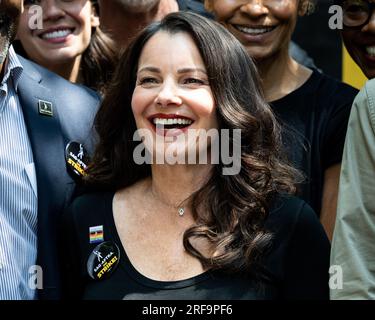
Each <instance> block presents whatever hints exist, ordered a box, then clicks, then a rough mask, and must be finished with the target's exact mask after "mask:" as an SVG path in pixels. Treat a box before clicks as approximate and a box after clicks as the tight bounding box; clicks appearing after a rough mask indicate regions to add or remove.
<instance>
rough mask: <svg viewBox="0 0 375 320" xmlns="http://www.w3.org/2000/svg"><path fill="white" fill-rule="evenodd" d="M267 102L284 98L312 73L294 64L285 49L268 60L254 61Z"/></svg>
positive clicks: (296, 63)
mask: <svg viewBox="0 0 375 320" xmlns="http://www.w3.org/2000/svg"><path fill="white" fill-rule="evenodd" d="M256 63H257V67H258V70H259V73H260V77H261V80H262V86H263V90H264V94H265V98H266V100H267V101H268V102H271V101H275V100H278V99H281V98H282V97H285V96H286V95H288V94H289V93H291V92H293V91H295V90H296V89H297V88H299V87H300V86H301V85H302V84H303V83H305V82H306V81H307V79H308V78H309V77H310V75H311V73H312V71H311V70H310V69H307V68H306V67H304V66H302V65H300V64H299V63H298V62H296V61H295V60H294V59H293V58H292V57H291V56H290V55H289V53H288V50H287V48H286V49H284V50H280V52H279V53H277V54H276V55H273V56H271V57H269V58H266V59H263V60H258V61H256Z"/></svg>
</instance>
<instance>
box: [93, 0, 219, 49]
mask: <svg viewBox="0 0 375 320" xmlns="http://www.w3.org/2000/svg"><path fill="white" fill-rule="evenodd" d="M99 5H100V21H101V24H102V26H103V30H104V31H105V32H107V33H108V34H110V35H111V37H112V38H113V39H114V40H115V42H116V44H117V45H118V47H119V48H122V49H124V48H126V47H127V46H128V44H129V42H130V41H131V40H132V38H133V37H134V36H135V35H136V34H137V33H138V32H139V31H141V30H142V29H143V28H144V27H146V26H147V25H149V24H150V23H151V22H154V21H159V20H161V19H163V18H164V17H165V16H166V15H167V14H168V13H171V12H176V11H192V12H195V13H198V14H201V15H203V16H206V17H212V16H211V15H210V14H209V13H207V11H206V10H205V9H204V5H203V3H202V2H201V1H198V0H99Z"/></svg>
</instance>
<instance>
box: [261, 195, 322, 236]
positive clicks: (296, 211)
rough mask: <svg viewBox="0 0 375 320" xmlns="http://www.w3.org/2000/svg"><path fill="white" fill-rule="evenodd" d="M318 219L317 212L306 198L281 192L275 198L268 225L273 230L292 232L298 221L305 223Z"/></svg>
mask: <svg viewBox="0 0 375 320" xmlns="http://www.w3.org/2000/svg"><path fill="white" fill-rule="evenodd" d="M316 220H318V218H317V215H316V213H315V212H314V210H313V209H312V208H311V207H310V206H309V205H308V204H307V203H306V202H305V201H304V200H302V199H300V198H298V197H296V196H292V195H285V194H281V195H278V196H277V197H276V198H275V199H274V200H273V203H272V205H271V207H270V214H269V218H268V219H267V223H266V225H267V227H268V228H270V229H272V230H277V231H278V232H283V231H285V232H287V233H290V232H291V231H293V230H294V229H295V227H296V225H297V223H299V222H302V223H303V224H305V223H311V222H314V221H316Z"/></svg>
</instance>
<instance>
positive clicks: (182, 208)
mask: <svg viewBox="0 0 375 320" xmlns="http://www.w3.org/2000/svg"><path fill="white" fill-rule="evenodd" d="M151 194H152V196H153V197H154V198H155V199H157V200H158V201H159V202H161V203H162V204H164V205H166V206H168V207H170V208H174V209H177V212H178V215H179V216H180V217H183V216H184V214H185V208H184V207H174V206H171V205H170V204H167V203H165V202H163V201H161V200H160V198H158V197H156V196H155V195H154V193H153V192H152V191H151Z"/></svg>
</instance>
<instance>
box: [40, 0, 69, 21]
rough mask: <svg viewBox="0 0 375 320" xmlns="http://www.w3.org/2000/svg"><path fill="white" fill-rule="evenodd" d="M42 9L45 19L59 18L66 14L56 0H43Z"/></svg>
mask: <svg viewBox="0 0 375 320" xmlns="http://www.w3.org/2000/svg"><path fill="white" fill-rule="evenodd" d="M42 9H43V19H44V20H58V19H60V18H61V17H63V16H64V15H65V11H64V10H63V9H62V8H61V6H60V5H59V1H56V0H44V1H42Z"/></svg>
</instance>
